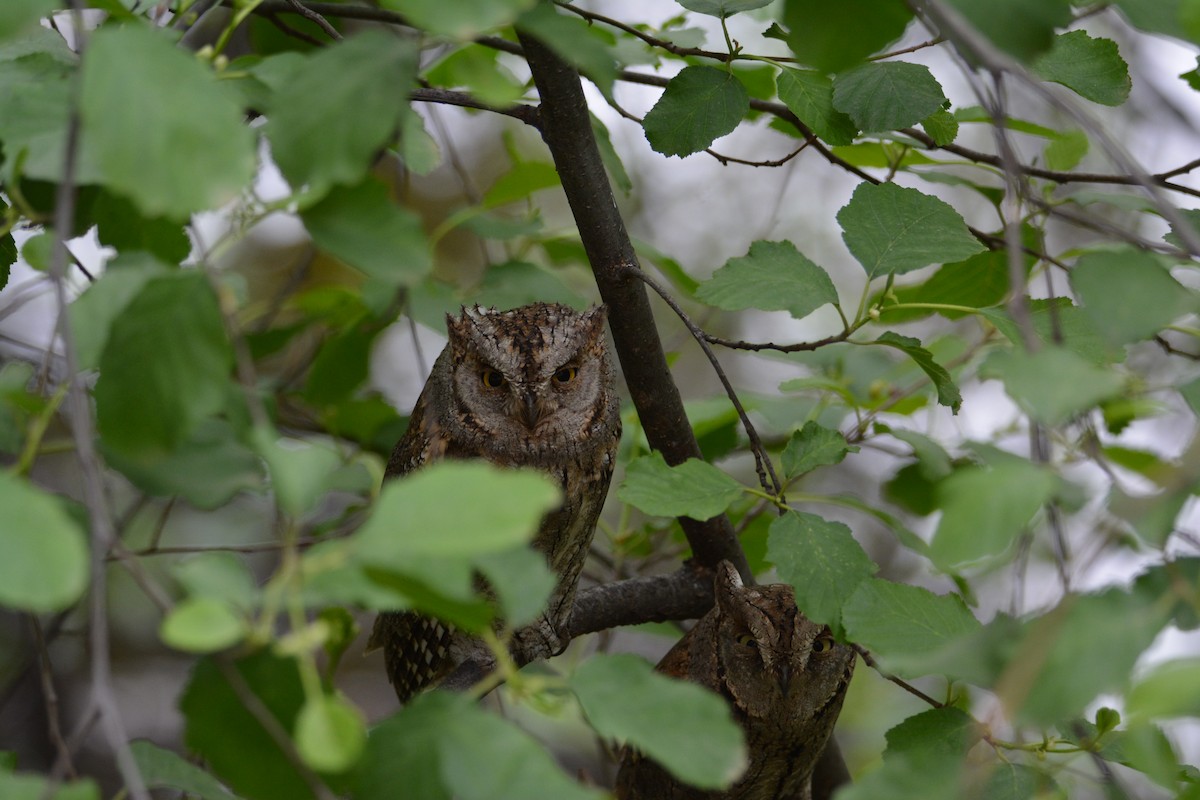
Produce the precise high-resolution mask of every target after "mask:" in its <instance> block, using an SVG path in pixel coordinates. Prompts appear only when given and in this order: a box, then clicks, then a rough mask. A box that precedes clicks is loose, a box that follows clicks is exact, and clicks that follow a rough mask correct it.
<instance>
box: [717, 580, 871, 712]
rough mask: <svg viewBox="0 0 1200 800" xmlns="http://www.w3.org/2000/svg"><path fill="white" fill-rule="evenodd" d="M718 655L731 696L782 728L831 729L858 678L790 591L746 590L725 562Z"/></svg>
mask: <svg viewBox="0 0 1200 800" xmlns="http://www.w3.org/2000/svg"><path fill="white" fill-rule="evenodd" d="M714 586H715V594H716V613H717V615H718V623H717V642H718V644H717V647H718V649H719V652H718V654H717V659H718V663H719V665H720V667H721V671H722V673H723V675H724V680H725V684H726V688H727V690H728V691H729V693H730V694H731V695H732V696H733V699H734V702H735V704H736V706H737V707H738V708H739V709H740V710H741V711H742V712H743V713H745V714H746V715H747V716H749V717H751V718H756V719H760V720H765V721H768V722H773V723H776V724H778V725H781V726H800V725H803V726H806V727H809V726H811V725H812V723H813V722H814V721H815V720H816V718H818V717H820V716H826V715H827V716H828V718H829V726H830V729H832V726H833V722H834V720H835V719H836V717H837V714H838V711H839V710H840V709H841V705H842V699H843V697H844V696H845V690H846V685H847V684H848V683H849V681H850V675H851V673H852V672H853V670H854V650H853V649H852V648H851V647H849V646H848V645H844V644H840V643H838V642H836V641H834V638H833V636H832V634H830V632H829V628H827V627H826V626H824V625H817V624H816V623H814V622H811V621H809V620H808V618H806V617H805V616H804V615H803V614H801V613H800V611H799V610H798V609H797V608H796V599H795V595H794V593H793V591H792V587H791V586H787V585H785V584H771V585H769V586H751V587H747V586H743V585H742V579H741V577H740V576H739V575H738V572H737V570H736V569H734V567H733V566H732V565H731V564H730V563H729V562H728V561H722V562H721V563H720V564H719V565H718V568H717V577H716V580H715V583H714Z"/></svg>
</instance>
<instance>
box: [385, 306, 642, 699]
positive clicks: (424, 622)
mask: <svg viewBox="0 0 1200 800" xmlns="http://www.w3.org/2000/svg"><path fill="white" fill-rule="evenodd" d="M605 319H606V314H605V309H604V307H603V306H600V307H595V308H591V309H589V310H588V311H584V312H582V313H580V312H577V311H575V310H573V309H571V308H569V307H567V306H564V305H558V304H553V303H533V304H531V305H527V306H522V307H520V308H515V309H512V310H510V311H497V310H496V309H485V308H480V307H474V308H464V309H463V311H462V314H461V316H459V317H457V318H455V317H453V316H449V315H447V318H446V323H447V329H448V333H449V342H448V343H447V345H446V347H445V349H444V350H443V351H442V353H441V355H439V356H438V359H437V361H436V362H435V363H434V366H433V371H432V372H431V374H430V376H429V379H428V381H427V382H426V384H425V388H424V389H423V390H422V392H421V396H420V398H419V399H418V400H417V404H416V407H415V408H414V409H413V412H412V416H411V417H410V419H409V425H408V430H407V432H406V433H405V434H404V436H403V437H402V438H401V439H400V441H399V442H398V443H397V444H396V447H395V449H394V450H393V451H392V456H391V460H390V461H389V462H388V467H387V473H386V474H387V476H388V477H397V476H400V475H404V474H406V473H409V472H412V471H413V470H416V469H420V468H421V467H422V466H424V465H425V464H428V463H430V462H432V461H437V460H439V459H443V458H483V459H486V460H488V461H490V462H492V463H494V464H497V465H500V466H504V467H535V468H537V469H540V470H543V471H545V472H546V473H547V474H549V475H550V476H552V477H553V478H554V479H555V480H556V481H557V482H558V483H559V485H560V486H561V488H562V491H563V498H564V502H563V505H562V507H561V508H559V509H557V510H555V511H552V512H550V513H549V514H547V515H546V516H545V517H544V518H543V519H542V521H541V524H540V526H539V528H538V531H537V533H536V535H535V536H534V539H533V546H534V547H535V548H536V549H537V550H539V551H540V552H541V553H542V554H543V555H545V557H546V561H547V563H548V565H549V566H550V569H551V570H552V571H553V572H554V573H555V574H556V576H557V578H558V583H557V585H556V587H555V588H554V590H553V592H552V594H551V597H550V602H549V606H548V608H547V610H546V612H545V614H544V615H542V617H541V618H540V619H538V620H537V621H536V622H535V623H533V624H532V625H529V626H527V627H524V628H521V629H520V630H518V631H516V632H515V635H514V638H515V640H516V644H517V645H518V646H519V647H520V648H521V650H522V651H523V652H524V653H526V654H527V655H531V656H534V657H546V656H549V655H553V654H555V653H557V652H558V651H559V650H561V648H562V646H563V643H562V642H561V639H560V636H559V631H560V630H561V629H562V626H563V624H564V623H565V622H566V620H567V618H568V616H569V615H570V613H571V607H572V604H573V603H574V598H575V589H576V586H577V584H578V582H579V573H580V571H581V570H582V568H583V563H584V560H585V558H586V556H587V551H588V548H589V546H590V544H591V541H592V535H593V534H594V532H595V527H596V519H597V517H598V516H599V514H600V509H601V507H602V506H603V504H604V498H605V495H606V494H607V491H608V484H609V480H610V478H611V477H612V470H613V462H614V459H615V457H616V450H617V442H618V440H619V439H620V436H621V417H620V402H619V398H618V396H617V394H616V389H615V385H614V376H613V368H612V364H611V362H610V360H609V357H608V350H607V347H606V345H605V341H604V322H605ZM462 501H463V502H466V503H469V502H471V498H469V497H464V498H462ZM398 524H400V523H398ZM375 647H381V648H383V652H384V660H385V663H386V666H387V673H388V678H389V679H390V680H391V682H392V685H393V687H394V688H395V690H396V694H397V696H398V697H399V698H400V701H401V702H405V701H407V700H408V699H409V698H410V697H412V695H413V694H415V693H416V692H418V691H420V690H421V689H423V688H425V687H427V686H429V685H431V684H434V683H436V682H437V681H439V680H441V679H442V678H443V677H445V676H446V675H447V674H448V673H449V672H450V671H451V670H453V669H454V668H455V667H456V666H458V665H459V664H460V663H461V662H462V661H464V660H466V659H468V658H471V657H472V656H473V655H474V654H478V653H479V652H480V650H481V646H480V643H479V642H478V640H476V639H473V638H472V637H469V636H467V635H465V634H463V633H461V632H459V631H456V630H454V629H453V628H452V627H450V626H448V625H446V624H444V623H442V622H439V621H438V620H436V619H433V618H431V617H426V616H422V615H420V614H417V613H413V612H385V613H382V614H380V615H379V616H378V617H377V618H376V620H375V627H374V630H373V631H372V634H371V639H370V642H369V643H368V648H375Z"/></svg>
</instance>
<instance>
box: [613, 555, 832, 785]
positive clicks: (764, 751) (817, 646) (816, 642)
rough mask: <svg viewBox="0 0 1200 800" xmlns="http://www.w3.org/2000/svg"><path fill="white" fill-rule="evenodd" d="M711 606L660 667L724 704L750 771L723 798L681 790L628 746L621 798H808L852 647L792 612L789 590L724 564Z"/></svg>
mask: <svg viewBox="0 0 1200 800" xmlns="http://www.w3.org/2000/svg"><path fill="white" fill-rule="evenodd" d="M713 589H714V595H715V599H716V605H714V606H713V609H712V611H710V612H708V614H706V615H705V616H704V617H703V618H702V619H701V620H700V621H699V622H697V623H696V627H694V628H692V629H691V630H690V631H689V632H688V633H687V634H686V635H685V636H684V637H683V638H682V639H680V640H679V642H678V643H676V645H675V646H674V647H672V648H671V650H670V651H668V652H667V654H666V655H665V656H663V659H662V661H660V662H659V663H658V667H657V669H658V671H659V672H662V673H665V674H667V675H671V676H674V677H676V678H680V679H682V680H689V681H692V682H694V683H698V684H700V685H701V686H704V687H706V688H708V689H711V690H712V691H714V692H716V693H717V694H718V695H720V696H721V697H722V698H724V699H725V701H726V702H727V703H728V704H729V708H730V710H731V711H732V712H733V717H734V719H735V720H737V722H738V724H739V725H741V727H742V730H743V732H744V733H745V734H746V746H747V751H748V753H749V756H750V760H749V764H748V765H747V767H746V771H745V772H744V773H743V774H742V776H741V778H739V779H738V781H737V782H736V783H735V784H734V785H733V786H731V787H730V788H729V789H728V790H726V791H724V792H714V791H705V790H701V789H696V788H693V787H691V786H688V785H686V784H684V783H681V782H680V781H679V780H678V779H676V778H675V777H673V776H672V775H671V774H670V773H668V772H667V771H666V770H665V769H663V768H662V767H661V766H660V765H659V764H658V763H656V762H655V761H653V760H651V759H649V758H646V757H645V756H643V755H642V754H640V753H637V752H635V751H633V750H629V749H626V750H625V751H623V753H622V758H621V768H620V771H619V772H618V774H617V797H618V798H619V800H809V798H810V797H811V786H810V782H811V777H812V773H813V770H814V768H815V767H816V763H817V759H818V758H820V756H821V752H822V751H823V750H824V749H825V745H826V743H827V742H828V741H829V737H830V735H831V734H832V733H833V724H834V722H836V721H837V716H838V712H840V711H841V708H842V700H843V699H845V696H846V687H847V686H848V685H849V683H850V676H851V675H852V674H853V672H854V650H853V649H852V648H851V647H849V646H848V645H844V644H839V643H838V642H835V641H834V639H833V636H831V635H830V633H829V629H828V628H826V627H825V626H824V625H817V624H816V623H814V622H811V621H809V620H808V619H807V618H806V617H805V616H804V615H803V614H801V613H800V611H799V610H798V609H797V608H796V599H795V595H794V593H793V590H792V587H791V586H787V585H785V584H771V585H769V586H743V585H742V580H741V577H740V576H739V575H738V573H737V570H736V569H734V568H733V565H731V564H730V563H729V562H728V561H722V562H721V563H720V564H719V565H718V566H717V576H716V580H715V581H714V586H713Z"/></svg>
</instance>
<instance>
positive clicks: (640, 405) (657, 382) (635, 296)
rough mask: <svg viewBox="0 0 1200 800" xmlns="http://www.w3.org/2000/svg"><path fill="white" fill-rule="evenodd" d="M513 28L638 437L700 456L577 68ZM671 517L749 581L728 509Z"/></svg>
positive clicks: (704, 550)
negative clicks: (603, 309) (706, 515)
mask: <svg viewBox="0 0 1200 800" xmlns="http://www.w3.org/2000/svg"><path fill="white" fill-rule="evenodd" d="M518 36H519V38H520V40H521V46H522V47H523V48H524V50H525V57H526V59H527V60H528V62H529V69H530V71H531V72H532V73H533V80H534V83H535V84H536V85H537V89H538V94H539V95H540V97H541V105H540V116H541V130H542V138H543V139H544V140H545V142H546V146H547V147H549V148H550V154H551V156H553V158H554V165H555V167H556V168H557V169H558V176H559V178H560V179H561V180H562V185H563V191H564V192H565V193H566V195H567V202H568V203H570V206H571V212H572V214H573V215H574V217H575V224H576V225H577V226H578V228H579V238H580V240H581V241H582V242H583V247H584V250H586V251H587V255H588V261H589V262H590V263H591V266H592V273H593V274H594V275H595V277H596V285H597V286H598V287H599V288H600V296H601V297H602V298H603V299H604V302H605V303H606V304H607V305H608V307H609V315H608V325H609V329H610V330H611V331H612V336H613V343H614V344H615V345H616V350H617V357H618V359H620V362H621V370H622V372H624V374H625V383H626V385H627V386H628V387H629V394H630V397H631V398H632V399H633V404H634V406H635V407H636V408H637V412H638V418H639V419H640V420H641V423H642V428H643V429H644V430H645V431H646V439H647V440H648V441H649V442H650V446H651V447H653V448H654V449H655V450H658V451H659V452H661V453H662V454H663V457H664V458H665V459H666V461H667V463H668V464H672V465H674V464H680V463H683V462H684V461H686V460H687V459H689V458H700V457H701V455H700V447H699V445H697V444H696V437H695V436H694V435H693V434H692V426H691V424H690V423H689V422H688V419H687V415H686V414H685V413H684V410H683V400H682V399H680V397H679V389H678V387H676V385H675V381H674V380H672V378H671V372H670V369H669V368H668V367H667V359H666V356H665V355H664V353H663V349H662V341H661V340H660V339H659V337H658V329H657V327H656V326H655V324H654V315H653V314H652V313H651V311H650V301H649V299H648V298H647V297H646V289H645V287H644V286H643V285H642V282H641V281H640V280H638V279H637V278H636V277H633V276H631V275H629V274H628V272H627V270H628V269H630V268H634V269H638V268H640V267H639V266H638V260H637V254H636V253H635V252H634V249H633V243H632V242H631V241H630V240H629V234H628V232H627V231H626V230H625V222H624V220H622V219H621V214H620V212H619V211H618V210H617V201H616V198H615V197H614V196H613V192H612V187H611V186H610V185H609V182H608V175H607V173H606V172H605V171H604V164H603V162H602V161H601V160H600V150H599V148H597V146H596V139H595V136H594V135H593V134H592V120H591V115H590V114H589V113H588V108H587V102H586V100H585V99H584V96H583V87H582V86H581V85H580V82H579V74H578V73H577V72H575V70H574V69H573V68H571V67H570V66H569V65H568V64H566V63H565V62H564V61H563V60H562V59H560V58H559V57H558V56H557V55H555V54H554V53H552V52H551V51H550V50H549V48H547V47H545V46H544V45H542V43H541V42H539V41H537V40H536V39H534V38H532V37H530V36H527V35H525V34H522V33H520V32H518ZM679 523H680V525H681V526H682V527H683V532H684V535H685V536H687V540H688V544H690V545H691V547H692V553H694V554H695V557H696V559H697V560H698V561H699V562H700V564H702V565H703V566H705V567H708V568H709V569H713V568H715V567H716V565H717V564H718V562H720V561H721V560H722V559H727V560H729V561H730V562H732V563H733V565H734V566H735V567H737V570H738V572H740V573H741V574H742V578H743V579H744V580H746V581H753V577H754V576H753V575H751V574H750V568H749V566H748V565H747V563H746V556H745V554H744V553H743V552H742V548H741V545H740V544H739V542H738V540H737V537H736V536H735V535H734V533H733V526H732V525H730V523H729V518H728V517H726V516H724V515H722V516H719V517H714V518H713V519H710V520H708V521H706V522H697V521H695V520H692V519H688V518H684V517H681V518H680V520H679Z"/></svg>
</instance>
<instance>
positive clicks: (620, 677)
mask: <svg viewBox="0 0 1200 800" xmlns="http://www.w3.org/2000/svg"><path fill="white" fill-rule="evenodd" d="M571 689H572V690H573V691H574V692H575V696H576V697H578V698H579V704H580V706H582V707H583V713H584V714H586V715H587V718H588V722H590V723H591V724H592V727H593V728H595V729H596V732H597V733H598V734H600V735H601V736H603V737H606V738H609V739H617V740H624V741H625V742H626V743H627V744H629V745H630V746H631V747H635V748H637V749H638V750H640V751H641V752H642V753H644V754H645V755H647V756H649V757H650V758H652V759H654V760H655V761H657V762H658V763H659V764H661V765H662V766H663V767H664V768H665V769H666V770H667V771H668V772H670V773H671V774H672V775H674V776H675V777H676V778H679V779H680V780H682V781H684V782H685V783H688V784H690V785H692V786H695V787H697V788H701V789H721V788H725V787H727V786H729V785H730V784H731V783H733V781H734V780H736V779H737V778H738V776H739V775H741V773H742V771H743V770H744V769H745V767H746V746H745V744H744V742H743V736H742V731H741V728H739V727H738V725H737V723H736V722H734V721H733V719H732V717H731V715H730V713H729V706H728V705H726V703H725V701H724V700H722V699H721V698H720V697H719V696H718V695H716V694H714V693H712V692H710V691H708V690H706V689H704V688H702V687H700V686H697V685H695V684H692V683H687V682H686V681H681V680H675V679H672V678H668V677H667V676H665V675H661V674H659V673H657V672H655V671H654V670H653V669H652V668H651V666H650V665H649V664H648V663H646V661H644V660H643V659H641V658H639V657H638V656H635V655H630V654H619V655H597V656H593V657H591V658H589V659H588V660H586V661H584V662H583V663H582V664H581V665H580V666H579V668H578V669H576V670H575V674H574V675H572V676H571Z"/></svg>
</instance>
